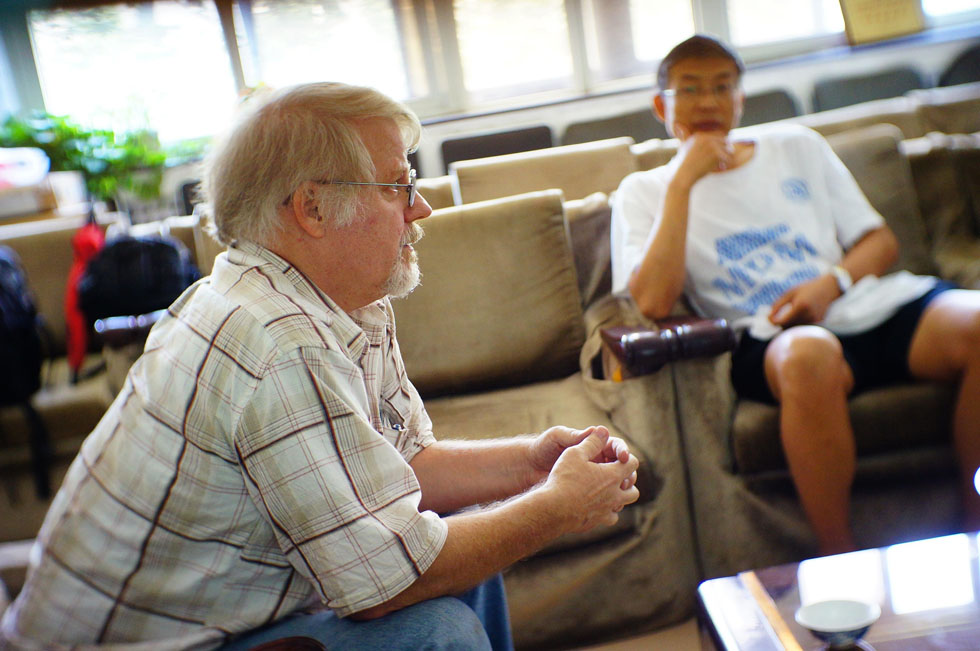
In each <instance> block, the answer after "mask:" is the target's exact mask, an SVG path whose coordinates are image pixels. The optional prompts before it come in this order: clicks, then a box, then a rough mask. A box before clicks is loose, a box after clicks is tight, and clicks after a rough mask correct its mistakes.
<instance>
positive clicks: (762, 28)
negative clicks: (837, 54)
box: [727, 0, 844, 47]
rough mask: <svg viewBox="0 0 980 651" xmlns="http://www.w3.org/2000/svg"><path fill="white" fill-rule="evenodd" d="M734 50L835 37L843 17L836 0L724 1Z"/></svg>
mask: <svg viewBox="0 0 980 651" xmlns="http://www.w3.org/2000/svg"><path fill="white" fill-rule="evenodd" d="M727 4H728V22H729V30H730V33H731V42H732V44H733V45H735V46H736V47H740V46H746V45H759V44H763V43H772V42H777V41H788V40H792V39H799V38H807V37H812V36H823V35H826V34H839V33H841V32H843V31H844V17H843V15H842V14H841V10H840V4H839V3H838V1H837V0H728V2H727Z"/></svg>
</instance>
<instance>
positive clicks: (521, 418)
mask: <svg viewBox="0 0 980 651" xmlns="http://www.w3.org/2000/svg"><path fill="white" fill-rule="evenodd" d="M425 407H426V410H427V411H428V412H429V416H431V418H432V427H433V432H434V433H435V435H436V438H437V439H465V440H475V439H491V438H502V437H509V436H518V435H521V434H532V433H537V432H542V431H544V430H546V429H548V428H549V427H552V426H554V425H565V426H567V427H572V428H583V427H589V426H590V425H604V426H605V427H607V428H609V431H610V432H611V433H612V434H613V436H618V437H620V438H622V439H624V440H625V441H626V442H627V443H629V444H630V451H631V452H633V453H634V454H635V455H636V456H637V458H639V459H640V468H639V469H638V470H637V488H638V489H639V490H640V502H649V501H652V500H653V498H654V497H655V495H656V489H657V486H658V485H659V481H658V480H656V478H655V475H654V472H653V471H654V468H653V466H654V465H655V464H653V463H650V460H649V459H645V458H643V454H642V452H641V451H640V449H639V447H638V446H637V445H634V444H633V443H631V442H630V440H629V437H628V436H627V435H626V434H624V433H623V432H622V431H621V430H619V429H618V428H616V426H615V425H613V423H612V421H611V420H610V418H609V415H608V414H607V413H606V412H604V411H602V410H601V409H599V408H598V407H596V406H595V404H594V403H593V402H592V401H591V400H590V399H589V396H588V395H587V394H586V392H585V385H584V384H583V382H582V375H581V374H580V373H575V374H574V375H570V376H568V377H566V378H563V379H561V380H551V381H546V382H536V383H533V384H525V385H522V386H519V387H510V388H506V389H499V390H496V391H488V392H484V393H477V394H470V395H463V396H449V397H443V398H436V399H433V400H426V401H425Z"/></svg>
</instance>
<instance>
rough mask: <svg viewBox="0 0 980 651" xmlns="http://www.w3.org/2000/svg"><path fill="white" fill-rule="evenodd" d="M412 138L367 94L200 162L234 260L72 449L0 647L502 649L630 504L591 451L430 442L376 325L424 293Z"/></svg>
mask: <svg viewBox="0 0 980 651" xmlns="http://www.w3.org/2000/svg"><path fill="white" fill-rule="evenodd" d="M420 132H421V128H420V125H419V122H418V119H417V118H416V117H415V116H414V115H413V114H412V113H411V112H410V111H409V110H407V109H406V108H404V107H403V106H401V105H400V104H398V103H396V102H394V101H392V100H390V99H389V98H387V97H385V96H384V95H381V94H380V93H378V92H376V91H373V90H369V89H365V88H357V87H350V86H345V85H341V84H329V83H323V84H311V85H305V86H299V87H295V88H292V89H287V90H285V91H283V92H279V93H276V94H274V95H272V96H271V97H270V98H267V99H266V101H264V102H262V103H260V105H259V106H257V107H255V108H254V109H252V110H250V111H249V112H248V113H247V115H246V116H245V117H244V118H243V120H241V121H240V123H239V124H238V126H237V127H236V128H235V129H234V130H233V131H232V132H231V134H230V135H229V136H228V137H227V139H225V140H224V141H223V142H222V143H220V144H218V145H217V146H215V148H214V150H213V153H212V156H211V158H210V161H209V165H208V172H207V175H206V179H205V187H206V191H207V194H208V198H209V200H210V203H211V206H212V209H213V216H214V221H215V225H216V230H217V235H218V237H219V238H220V239H221V240H222V242H224V243H225V244H226V245H227V246H228V250H227V251H226V252H225V253H222V254H221V255H219V256H218V258H217V259H216V261H215V266H214V271H213V272H212V274H211V276H210V277H208V278H205V279H203V280H201V281H200V282H198V283H197V284H195V285H193V286H192V287H191V288H189V289H188V290H187V291H186V292H185V293H184V294H183V295H182V296H181V297H180V298H178V299H177V301H176V302H175V303H174V304H173V305H172V306H171V307H170V308H169V310H168V314H167V315H166V316H165V317H164V318H163V319H162V320H161V321H160V322H159V323H158V324H157V325H156V326H155V327H154V328H153V330H152V332H151V333H150V336H149V338H148V340H147V344H146V349H145V351H144V353H143V355H142V356H141V357H140V359H139V360H138V361H137V362H136V363H135V364H134V365H133V368H132V369H131V371H130V374H129V376H128V378H127V381H126V384H125V387H124V388H123V390H122V391H121V393H120V395H119V396H118V397H117V399H116V401H115V402H114V403H113V405H112V407H111V408H110V409H109V410H108V412H107V413H106V415H105V416H104V418H103V419H102V421H101V422H100V424H99V425H98V426H97V428H96V429H95V430H94V431H93V432H92V434H91V435H90V436H89V437H88V438H87V439H86V441H85V443H84V445H83V446H82V449H81V451H80V452H79V454H78V457H77V458H76V459H75V461H74V463H73V464H72V466H71V468H70V470H69V472H68V475H67V477H66V479H65V482H64V485H63V486H62V488H61V490H60V492H59V493H58V495H57V497H56V498H55V500H54V502H53V504H52V506H51V509H50V511H49V513H48V516H47V519H46V520H45V523H44V526H43V527H42V530H41V532H40V535H39V536H38V539H37V543H36V546H35V548H34V551H33V554H32V562H31V567H30V571H29V576H28V580H27V583H26V585H25V587H24V589H23V590H22V592H21V593H20V595H19V596H18V598H17V600H16V601H15V603H14V604H13V605H12V606H11V607H10V608H9V609H8V611H7V613H6V614H5V616H4V619H3V623H2V629H0V631H2V633H0V641H3V642H6V643H7V644H10V645H13V646H15V647H18V648H45V649H49V648H62V647H72V648H90V647H94V648H98V647H101V646H106V647H109V646H111V647H113V648H116V645H127V646H126V647H125V648H134V649H136V648H138V649H189V648H194V649H209V648H218V647H221V648H227V649H249V648H253V647H255V646H257V645H261V644H264V643H266V642H270V641H274V640H283V639H289V638H294V637H295V636H302V637H305V638H308V639H309V641H311V642H312V641H313V640H316V641H318V642H319V644H321V645H325V646H327V647H330V648H345V649H348V648H399V649H420V648H467V649H469V648H474V649H475V648H488V647H493V648H509V647H510V646H511V641H510V631H509V626H508V621H507V612H506V603H505V601H504V596H503V591H502V583H501V581H500V575H499V572H500V570H502V569H503V568H504V567H506V566H507V565H509V564H511V563H513V562H515V561H517V560H519V559H521V558H523V557H525V556H527V555H529V554H531V553H533V552H534V551H536V550H538V549H540V548H541V547H543V546H544V545H546V544H547V543H548V542H550V541H552V540H553V539H555V538H556V537H558V536H560V535H562V534H564V533H567V532H572V531H583V530H587V529H590V528H592V527H595V526H599V525H607V524H611V523H613V522H615V521H616V519H617V517H618V512H619V511H620V509H622V507H623V506H624V505H626V504H629V503H631V502H633V501H635V500H636V499H637V496H638V495H637V490H636V488H635V486H634V483H635V480H636V474H635V470H636V466H637V460H636V458H635V457H634V456H632V455H631V454H630V453H629V450H628V449H627V448H626V445H625V444H624V443H623V442H622V441H621V440H618V439H615V438H611V437H610V435H609V432H608V431H607V430H606V429H605V428H602V427H591V428H587V429H585V430H579V431H573V430H570V429H568V428H564V427H554V428H551V429H549V430H547V431H545V432H543V433H541V434H538V435H534V436H526V437H520V438H511V439H500V440H496V441H484V442H479V443H478V442H449V441H436V440H435V438H434V437H433V435H432V427H431V422H430V420H429V417H428V416H427V414H426V411H425V408H424V406H423V405H422V401H421V399H420V398H419V395H418V392H417V391H416V390H415V388H414V387H413V386H412V384H411V382H410V381H409V379H408V378H407V377H406V375H405V369H404V364H403V363H402V359H401V355H400V353H399V349H398V343H397V341H396V340H395V336H394V321H393V316H392V310H391V305H390V303H389V296H401V295H404V294H407V293H408V292H410V291H411V290H412V288H414V287H415V285H416V284H417V283H418V281H419V271H418V266H417V263H416V256H415V252H414V250H413V248H412V243H413V242H415V241H416V240H417V239H418V238H419V237H420V236H421V229H420V228H419V227H418V225H417V224H416V223H415V222H416V221H417V220H419V219H422V218H424V217H427V216H428V215H429V213H430V212H431V210H430V208H429V206H428V204H427V203H426V201H425V199H424V198H422V197H421V196H420V195H418V194H416V188H415V173H414V171H413V170H411V169H410V168H409V164H408V160H407V154H408V152H410V151H411V150H412V149H413V148H414V147H415V146H416V145H417V143H418V140H419V136H420ZM488 503H495V505H494V506H492V507H484V508H480V509H465V507H468V506H471V505H477V504H488ZM464 509H465V510H464ZM130 645H131V646H130Z"/></svg>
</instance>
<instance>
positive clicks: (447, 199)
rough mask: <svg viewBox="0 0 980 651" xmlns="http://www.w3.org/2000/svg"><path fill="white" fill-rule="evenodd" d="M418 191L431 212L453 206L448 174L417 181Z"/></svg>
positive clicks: (451, 187) (451, 185)
mask: <svg viewBox="0 0 980 651" xmlns="http://www.w3.org/2000/svg"><path fill="white" fill-rule="evenodd" d="M418 191H419V194H421V195H422V196H423V197H425V200H426V202H428V204H429V205H430V206H432V209H433V210H438V209H439V208H448V207H449V206H452V205H454V203H455V201H454V200H453V181H452V179H451V178H450V177H449V175H448V174H446V175H444V176H429V177H426V178H421V179H419V180H418Z"/></svg>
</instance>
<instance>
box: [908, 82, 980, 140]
mask: <svg viewBox="0 0 980 651" xmlns="http://www.w3.org/2000/svg"><path fill="white" fill-rule="evenodd" d="M910 95H911V96H912V97H913V98H914V99H915V100H916V101H917V102H918V109H917V110H918V113H919V116H920V119H921V120H922V123H923V125H924V126H925V128H926V129H927V130H929V131H941V132H942V133H974V132H976V131H980V82H977V83H973V84H960V85H958V86H947V87H943V88H929V89H924V90H917V91H915V92H913V93H910Z"/></svg>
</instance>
